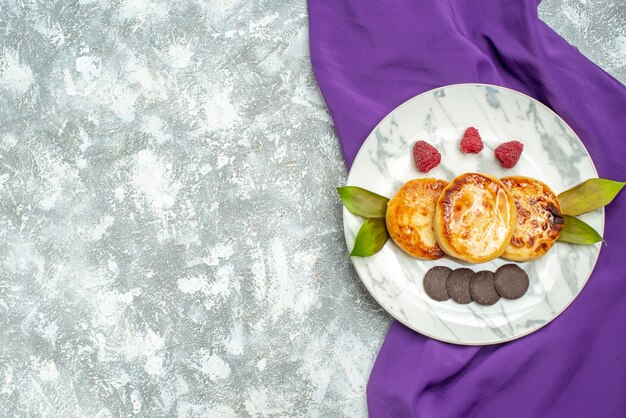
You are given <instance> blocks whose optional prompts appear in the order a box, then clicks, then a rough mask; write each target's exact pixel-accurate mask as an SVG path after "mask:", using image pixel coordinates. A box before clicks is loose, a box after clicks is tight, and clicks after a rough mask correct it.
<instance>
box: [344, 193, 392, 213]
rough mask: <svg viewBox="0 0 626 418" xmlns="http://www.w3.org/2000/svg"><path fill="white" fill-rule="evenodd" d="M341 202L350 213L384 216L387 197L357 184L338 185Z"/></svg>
mask: <svg viewBox="0 0 626 418" xmlns="http://www.w3.org/2000/svg"><path fill="white" fill-rule="evenodd" d="M337 193H339V197H340V198H341V201H342V203H343V204H344V206H345V207H346V209H348V210H349V211H350V212H351V213H353V214H355V215H358V216H362V217H364V218H384V217H385V214H386V213H387V202H389V199H388V198H386V197H384V196H381V195H379V194H376V193H374V192H370V191H369V190H366V189H363V188H361V187H357V186H344V187H338V188H337Z"/></svg>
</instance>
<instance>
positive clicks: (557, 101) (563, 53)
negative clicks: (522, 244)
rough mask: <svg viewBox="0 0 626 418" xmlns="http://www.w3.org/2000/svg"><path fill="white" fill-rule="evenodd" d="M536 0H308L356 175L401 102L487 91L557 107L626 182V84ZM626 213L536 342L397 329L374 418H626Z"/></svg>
mask: <svg viewBox="0 0 626 418" xmlns="http://www.w3.org/2000/svg"><path fill="white" fill-rule="evenodd" d="M538 3H539V2H538V1H537V0H510V1H502V0H471V1H470V0H389V1H364V0H309V22H310V47H311V61H312V63H313V69H314V72H315V75H316V77H317V80H318V83H319V85H320V88H321V91H322V94H323V95H324V98H325V100H326V103H327V105H328V108H329V110H330V113H331V115H332V117H333V120H334V122H335V126H336V129H337V133H338V135H339V140H340V142H341V147H342V150H343V153H344V156H345V160H346V163H347V165H348V167H349V166H350V165H351V164H352V161H353V159H354V157H355V155H356V153H357V152H358V150H359V147H360V146H361V144H362V143H363V141H364V140H365V138H366V137H367V135H368V134H369V133H370V131H371V130H372V129H373V128H374V126H375V125H376V124H377V123H378V122H379V121H380V120H381V119H382V118H383V117H384V116H385V115H386V114H387V113H389V112H390V111H391V110H392V109H394V108H395V107H396V106H398V105H399V104H401V103H402V102H403V101H405V100H407V99H409V98H410V97H412V96H415V95H416V94H418V93H421V92H423V91H426V90H429V89H432V88H435V87H438V86H442V85H446V84H453V83H464V82H483V83H491V84H498V85H502V86H506V87H510V88H513V89H515V90H518V91H521V92H524V93H526V94H528V95H530V96H532V97H535V98H536V99H538V100H540V101H541V102H543V103H545V104H546V105H548V106H550V107H551V108H552V109H554V110H555V111H556V112H557V113H558V114H559V115H560V116H561V117H563V118H564V119H565V120H566V121H567V123H568V124H569V125H570V126H572V128H573V129H574V130H575V131H576V133H577V134H578V135H579V136H580V137H581V138H582V140H583V141H584V143H585V146H586V147H587V149H588V150H589V152H590V153H591V156H592V158H593V160H594V162H595V164H596V167H597V168H598V171H599V173H600V176H601V177H606V178H612V179H622V180H624V179H626V88H625V87H624V86H623V85H622V84H620V83H619V82H617V81H616V80H615V79H613V78H612V77H611V76H609V75H608V74H606V73H605V72H604V71H603V70H602V69H600V68H598V67H597V66H596V65H594V64H593V63H592V62H591V61H589V60H588V59H587V58H585V57H584V56H582V55H581V54H580V53H579V52H578V50H577V49H576V48H574V47H572V46H571V45H569V44H568V43H567V42H565V41H564V40H563V39H562V38H560V37H559V36H558V35H557V34H556V33H555V32H553V31H552V30H551V29H550V28H549V27H548V26H547V25H545V24H544V23H543V22H541V21H540V20H539V18H538V16H537V6H538ZM563 163H564V164H567V161H564V162H563ZM625 213H626V198H624V196H621V198H618V199H617V201H615V202H614V203H612V204H611V205H610V206H609V207H608V208H607V210H606V225H607V227H606V231H605V239H606V241H607V243H608V245H606V246H605V247H604V248H603V249H602V251H601V254H600V260H599V262H598V264H597V266H596V269H595V272H594V273H593V275H592V277H591V279H590V280H589V282H588V284H587V286H586V287H585V289H584V290H583V292H582V293H581V295H580V296H579V297H578V298H577V299H576V301H575V302H574V303H573V304H572V305H571V306H570V307H569V308H568V309H567V310H566V311H565V312H564V313H563V314H562V315H561V316H559V317H558V318H557V319H556V320H554V321H553V322H552V323H551V324H549V325H548V326H546V327H544V328H543V329H541V330H539V331H538V332H536V333H534V334H531V335H529V336H527V337H524V338H522V339H519V340H516V341H513V342H510V343H506V344H501V345H497V346H487V347H463V346H455V345H450V344H445V343H441V342H439V341H435V340H431V339H429V338H427V337H424V336H422V335H420V334H417V333H415V332H413V331H411V330H409V329H407V328H405V327H404V326H402V325H401V324H399V323H398V322H394V324H393V325H392V326H391V329H390V331H389V333H388V335H387V337H386V339H385V342H384V343H383V345H382V348H381V350H380V353H379V355H378V358H377V360H376V363H375V365H374V368H373V370H372V374H371V376H370V380H369V383H368V387H367V400H368V405H369V412H370V415H371V416H372V417H409V416H420V417H460V416H463V417H467V416H477V417H492V416H494V417H495V416H507V417H517V416H520V417H521V416H523V417H526V416H529V417H530V416H532V417H539V416H541V417H577V416H585V417H600V416H602V417H617V416H620V417H622V416H626V415H625V414H626V269H624V267H623V264H622V263H623V259H624V256H625V255H626V250H625V244H626V216H624V214H625Z"/></svg>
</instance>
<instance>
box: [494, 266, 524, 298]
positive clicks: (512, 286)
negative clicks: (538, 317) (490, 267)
mask: <svg viewBox="0 0 626 418" xmlns="http://www.w3.org/2000/svg"><path fill="white" fill-rule="evenodd" d="M494 285H495V287H496V292H498V294H500V296H502V297H503V298H505V299H517V298H519V297H522V296H523V295H524V293H526V291H527V290H528V274H526V272H525V271H524V270H522V269H521V268H520V267H518V266H517V265H515V264H505V265H503V266H501V267H500V268H498V270H496V273H495V280H494Z"/></svg>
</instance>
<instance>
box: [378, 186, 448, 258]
mask: <svg viewBox="0 0 626 418" xmlns="http://www.w3.org/2000/svg"><path fill="white" fill-rule="evenodd" d="M446 184H447V182H446V181H444V180H439V179H433V178H426V179H415V180H411V181H409V182H407V183H405V184H404V186H402V188H401V189H400V190H399V191H398V193H397V194H396V195H395V196H394V197H393V198H392V199H391V200H390V201H389V203H388V204H387V216H386V222H387V231H389V235H390V236H391V238H392V239H393V240H394V241H395V243H396V244H398V246H399V247H400V248H402V250H404V251H405V252H406V253H408V254H410V255H412V256H413V257H417V258H421V259H425V260H437V259H438V258H441V257H443V256H445V255H446V254H445V253H444V252H443V251H442V250H441V248H439V246H438V245H437V241H435V236H434V233H433V216H434V215H435V203H436V202H437V198H439V195H440V194H441V191H442V190H443V189H444V187H446Z"/></svg>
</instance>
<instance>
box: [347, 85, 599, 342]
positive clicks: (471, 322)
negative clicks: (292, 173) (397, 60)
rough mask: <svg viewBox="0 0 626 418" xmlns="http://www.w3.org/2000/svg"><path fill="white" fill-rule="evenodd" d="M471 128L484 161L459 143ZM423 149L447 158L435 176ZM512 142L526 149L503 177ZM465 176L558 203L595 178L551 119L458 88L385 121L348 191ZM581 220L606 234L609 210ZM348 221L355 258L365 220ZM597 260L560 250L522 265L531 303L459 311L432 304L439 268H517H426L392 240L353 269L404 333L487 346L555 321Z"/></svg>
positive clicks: (497, 96) (488, 93)
mask: <svg viewBox="0 0 626 418" xmlns="http://www.w3.org/2000/svg"><path fill="white" fill-rule="evenodd" d="M469 126H474V127H476V128H477V129H478V130H479V132H480V135H481V136H482V138H483V141H484V143H485V148H484V149H483V150H482V152H481V153H480V154H478V155H474V154H467V155H466V154H463V153H462V152H461V151H460V150H459V141H460V138H461V135H462V133H463V132H464V130H465V129H466V128H467V127H469ZM419 139H423V140H425V141H427V142H428V143H430V144H432V145H434V146H435V147H436V148H437V149H438V150H439V151H440V152H441V164H440V165H439V166H438V167H437V168H435V169H433V170H432V171H430V172H429V173H427V174H422V173H420V172H418V171H417V170H416V169H415V167H414V165H413V158H412V147H413V144H414V143H415V141H417V140H419ZM514 139H515V140H519V141H521V142H522V143H523V144H524V152H523V153H522V156H521V159H520V161H519V162H518V163H517V165H516V166H515V167H514V168H512V169H510V170H507V169H503V168H502V167H500V165H499V163H498V161H497V160H496V159H495V156H494V149H495V148H496V147H497V146H498V145H499V144H500V143H502V142H505V141H510V140H514ZM465 172H482V173H488V174H492V175H494V176H496V177H505V176H512V175H523V176H529V177H534V178H537V179H540V180H542V181H544V182H545V183H547V184H548V185H549V186H550V187H551V188H552V190H553V191H554V192H555V193H557V194H558V193H560V192H562V191H564V190H566V189H568V188H570V187H572V186H574V185H576V184H578V183H580V182H581V181H583V180H586V179H588V178H592V177H597V172H596V169H595V167H594V165H593V162H592V161H591V158H590V157H589V154H588V153H587V150H586V149H585V147H584V146H583V144H582V142H581V141H580V139H579V138H578V136H576V134H575V133H574V131H573V130H572V129H571V128H570V127H569V126H568V125H567V124H566V123H565V122H564V121H563V120H562V119H561V118H560V117H559V116H557V115H556V114H555V113H554V112H553V111H552V110H550V109H549V108H547V107H546V106H544V105H543V104H541V103H539V102H538V101H536V100H534V99H532V98H530V97H528V96H526V95H523V94H521V93H518V92H516V91H513V90H509V89H506V88H503V87H497V86H490V85H484V84H458V85H452V86H445V87H441V88H438V89H435V90H431V91H428V92H426V93H423V94H421V95H419V96H416V97H414V98H412V99H410V100H408V101H407V102H405V103H404V104H402V105H401V106H399V107H398V108H396V109H395V110H393V111H392V112H391V113H390V114H389V115H388V116H387V117H385V119H383V120H382V122H380V123H379V124H378V126H377V127H376V128H375V129H374V130H373V131H372V133H371V134H370V135H369V136H368V137H367V139H366V141H365V143H364V144H363V146H362V147H361V149H360V151H359V153H358V155H357V157H356V159H355V160H354V164H353V165H352V169H351V171H350V175H349V176H348V185H351V186H360V187H364V188H366V189H368V190H371V191H373V192H376V193H379V194H381V195H383V196H387V197H390V198H391V197H392V196H393V195H394V194H395V193H396V192H397V191H398V190H399V189H400V187H401V186H402V184H404V183H405V182H407V181H408V180H411V179H413V178H418V177H438V178H442V179H445V180H448V181H450V180H452V179H453V178H454V177H455V176H457V175H459V174H461V173H465ZM581 218H582V219H583V220H585V221H586V222H587V223H589V224H590V225H591V226H593V227H594V228H595V229H596V230H597V231H599V232H600V233H603V230H604V211H603V210H598V211H595V212H593V213H590V214H587V215H584V216H583V217H581ZM343 219H344V231H345V235H346V241H347V244H348V248H352V246H353V245H354V239H355V236H356V233H357V232H358V230H359V228H360V226H361V224H362V222H363V219H362V218H360V217H358V216H355V215H353V214H351V213H350V212H348V211H347V210H346V209H345V208H344V212H343ZM599 252H600V244H596V245H573V244H566V243H562V242H557V243H556V244H555V245H554V247H552V249H551V250H550V251H549V252H548V254H546V255H545V256H544V257H542V258H540V259H538V260H535V261H532V262H528V263H518V265H519V266H520V267H522V268H523V269H524V270H525V271H526V272H527V273H528V276H529V278H530V288H529V290H528V292H527V293H526V295H524V296H523V297H521V298H520V299H517V300H504V299H501V300H500V301H499V302H498V303H496V304H495V305H493V306H486V307H485V306H480V305H478V304H476V303H474V302H472V303H470V304H468V305H460V304H457V303H455V302H453V301H451V300H449V301H446V302H436V301H434V300H432V299H430V298H429V297H428V296H427V295H426V293H425V292H424V288H423V286H422V279H423V277H424V274H425V272H426V271H427V270H428V269H430V268H431V267H434V266H439V265H443V266H448V267H450V268H453V269H454V268H458V267H469V268H471V269H472V270H474V271H479V270H491V271H495V269H496V268H498V267H499V266H501V265H502V264H505V263H509V262H510V261H506V260H503V259H496V260H494V261H491V262H488V263H483V264H477V265H471V264H468V263H463V262H460V261H456V260H454V259H452V258H447V259H442V260H437V261H423V260H418V259H415V258H413V257H411V256H409V255H407V254H406V253H404V252H403V251H402V250H401V249H400V248H399V247H398V246H396V245H395V243H394V242H393V241H392V240H391V239H390V240H389V241H388V242H387V244H386V245H385V247H384V248H383V249H382V250H381V251H380V252H379V253H378V254H376V255H374V256H372V257H366V258H359V257H352V262H353V263H354V267H355V268H356V271H357V273H358V275H359V277H360V278H361V280H362V281H363V283H364V284H365V287H366V288H367V290H368V291H369V292H370V293H371V294H372V296H373V297H374V298H375V299H376V301H378V303H379V304H380V305H381V306H382V307H383V308H384V309H385V310H386V311H387V312H389V313H390V314H391V315H392V316H393V317H394V318H396V319H397V320H399V321H400V322H402V323H403V324H405V325H406V326H408V327H410V328H412V329H413V330H415V331H417V332H419V333H422V334H424V335H426V336H429V337H431V338H435V339H438V340H441V341H445V342H450V343H454V344H466V345H483V344H495V343H500V342H504V341H510V340H513V339H516V338H519V337H522V336H524V335H527V334H529V333H531V332H533V331H536V330H537V329H539V328H541V327H542V326H544V325H546V324H547V323H548V322H550V321H551V320H553V319H554V318H556V317H557V316H558V315H559V314H560V313H561V312H563V310H565V308H567V306H569V304H570V303H572V301H573V300H574V299H575V298H576V296H577V295H578V294H579V293H580V291H581V290H582V288H583V286H584V285H585V283H586V282H587V279H588V278H589V276H590V275H591V272H592V271H593V268H594V266H595V263H596V260H597V259H598V255H599Z"/></svg>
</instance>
